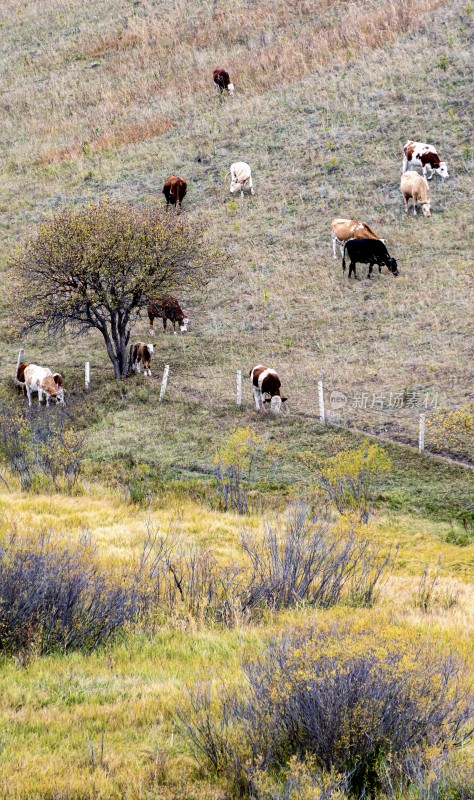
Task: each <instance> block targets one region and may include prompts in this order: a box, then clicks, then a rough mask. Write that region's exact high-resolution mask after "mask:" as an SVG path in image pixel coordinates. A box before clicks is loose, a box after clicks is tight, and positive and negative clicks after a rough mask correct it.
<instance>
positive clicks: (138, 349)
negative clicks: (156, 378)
mask: <svg viewBox="0 0 474 800" xmlns="http://www.w3.org/2000/svg"><path fill="white" fill-rule="evenodd" d="M152 353H153V345H152V344H151V343H148V344H145V342H135V344H134V345H133V348H132V369H133V371H134V372H138V373H140V372H141V367H142V366H143V374H144V375H148V377H150V378H151V369H150V365H151V354H152Z"/></svg>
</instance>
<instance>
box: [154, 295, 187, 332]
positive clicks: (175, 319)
mask: <svg viewBox="0 0 474 800" xmlns="http://www.w3.org/2000/svg"><path fill="white" fill-rule="evenodd" d="M147 311H148V319H149V320H150V334H152V335H153V334H154V333H155V330H154V328H153V323H154V321H155V318H156V317H158V318H161V319H162V320H163V330H164V331H165V333H166V324H167V321H168V320H170V322H172V323H173V332H174V333H176V323H178V325H179V329H180V331H181V332H182V333H185V331H187V330H188V322H189V319H188V317H187V316H186V315H185V314H184V312H183V311H182V310H181V307H180V305H179V303H178V301H177V300H176V298H175V297H172V296H171V295H170V294H163V295H161V297H157V298H156V299H155V300H151V301H150V303H149V304H148V308H147Z"/></svg>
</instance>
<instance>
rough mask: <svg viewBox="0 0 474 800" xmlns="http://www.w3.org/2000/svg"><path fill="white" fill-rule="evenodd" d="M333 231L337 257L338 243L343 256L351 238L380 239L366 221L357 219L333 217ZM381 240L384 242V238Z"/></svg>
mask: <svg viewBox="0 0 474 800" xmlns="http://www.w3.org/2000/svg"><path fill="white" fill-rule="evenodd" d="M331 231H332V249H333V253H334V258H337V255H336V247H337V245H339V249H340V251H341V256H342V254H343V250H344V245H345V243H346V242H348V241H349V239H380V237H379V236H376V234H375V233H374V232H373V230H371V229H370V228H369V226H368V225H367V223H366V222H360V221H359V220H357V219H333V221H332V223H331ZM380 241H381V242H383V241H384V239H380Z"/></svg>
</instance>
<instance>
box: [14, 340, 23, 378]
mask: <svg viewBox="0 0 474 800" xmlns="http://www.w3.org/2000/svg"><path fill="white" fill-rule="evenodd" d="M24 355H25V351H24V350H23V348H22V347H20V352H19V353H18V361H17V362H16V370H15V378H16V376H17V372H18V367H19V366H20V364H21V362H22V361H23V356H24Z"/></svg>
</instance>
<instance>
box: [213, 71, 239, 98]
mask: <svg viewBox="0 0 474 800" xmlns="http://www.w3.org/2000/svg"><path fill="white" fill-rule="evenodd" d="M212 77H213V78H214V86H215V87H216V90H217V91H218V92H219V94H222V93H223V92H225V91H226V90H227V91H228V92H229V93H230V94H234V89H235V87H234V84H233V83H231V82H230V78H229V73H228V72H227V70H226V69H223V68H222V67H217V68H216V69H215V70H214V72H213V73H212Z"/></svg>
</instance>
